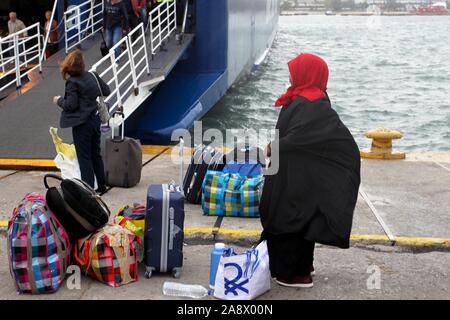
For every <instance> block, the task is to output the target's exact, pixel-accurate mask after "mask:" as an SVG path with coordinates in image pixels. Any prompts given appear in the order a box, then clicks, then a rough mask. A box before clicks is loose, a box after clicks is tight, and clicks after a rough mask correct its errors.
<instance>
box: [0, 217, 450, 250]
mask: <svg viewBox="0 0 450 320" xmlns="http://www.w3.org/2000/svg"><path fill="white" fill-rule="evenodd" d="M7 226H8V221H7V220H0V228H1V227H3V228H6V227H7ZM213 233H218V234H220V235H222V236H225V237H229V238H234V239H238V238H242V237H245V236H257V237H259V236H260V235H261V231H260V230H248V229H221V228H189V227H186V228H184V234H185V235H186V236H194V235H199V234H200V235H205V236H211V235H212V234H213ZM350 240H351V241H353V242H388V243H389V244H391V240H389V238H388V237H387V236H385V235H377V234H352V235H351V236H350ZM396 245H397V246H406V247H441V248H450V239H445V238H426V237H396Z"/></svg>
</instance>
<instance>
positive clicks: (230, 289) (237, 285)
mask: <svg viewBox="0 0 450 320" xmlns="http://www.w3.org/2000/svg"><path fill="white" fill-rule="evenodd" d="M228 267H234V268H236V270H237V275H236V278H234V279H232V280H230V279H227V278H225V295H228V294H229V293H231V294H234V295H235V296H237V295H239V293H238V290H240V291H242V292H244V293H247V294H248V289H246V288H245V287H244V286H245V285H246V284H247V283H248V279H242V274H243V272H242V268H241V267H240V266H239V265H238V264H237V263H226V264H225V265H224V268H225V269H226V268H228ZM241 279H242V281H241V282H239V281H240V280H241Z"/></svg>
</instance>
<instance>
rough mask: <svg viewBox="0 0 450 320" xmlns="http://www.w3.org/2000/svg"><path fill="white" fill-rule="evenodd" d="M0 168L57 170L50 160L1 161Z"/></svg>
mask: <svg viewBox="0 0 450 320" xmlns="http://www.w3.org/2000/svg"><path fill="white" fill-rule="evenodd" d="M0 168H55V169H56V166H55V162H54V161H53V160H48V159H0Z"/></svg>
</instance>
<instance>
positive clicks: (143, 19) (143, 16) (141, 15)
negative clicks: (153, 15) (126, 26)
mask: <svg viewBox="0 0 450 320" xmlns="http://www.w3.org/2000/svg"><path fill="white" fill-rule="evenodd" d="M139 19H140V20H141V22H143V23H144V30H145V29H146V28H147V22H148V12H147V8H140V10H139Z"/></svg>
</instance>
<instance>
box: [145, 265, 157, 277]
mask: <svg viewBox="0 0 450 320" xmlns="http://www.w3.org/2000/svg"><path fill="white" fill-rule="evenodd" d="M154 270H155V268H153V267H146V268H145V277H146V278H147V279H150V278H151V277H152V273H153V271H154Z"/></svg>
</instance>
